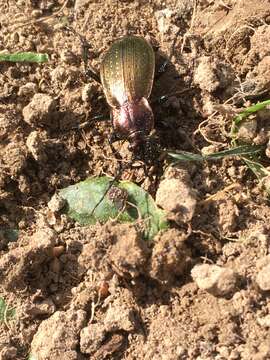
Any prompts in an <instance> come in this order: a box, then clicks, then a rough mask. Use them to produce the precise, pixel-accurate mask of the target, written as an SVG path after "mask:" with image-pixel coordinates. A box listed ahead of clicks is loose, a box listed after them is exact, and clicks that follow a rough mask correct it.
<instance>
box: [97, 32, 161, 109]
mask: <svg viewBox="0 0 270 360" xmlns="http://www.w3.org/2000/svg"><path fill="white" fill-rule="evenodd" d="M154 71H155V56H154V51H153V49H152V47H151V45H150V44H149V43H148V42H147V41H146V40H145V39H143V38H141V37H137V36H127V37H124V38H122V39H120V40H118V41H116V42H115V43H113V44H112V45H111V47H110V49H109V50H108V52H107V53H106V55H105V58H104V59H103V61H102V64H101V70H100V76H101V82H102V85H103V89H104V92H105V96H106V99H107V102H108V104H109V105H110V106H111V107H120V106H122V105H123V104H124V103H125V102H126V101H130V102H131V101H136V100H139V99H141V98H143V97H145V98H146V99H147V98H148V97H149V96H150V94H151V90H152V86H153V79H154Z"/></svg>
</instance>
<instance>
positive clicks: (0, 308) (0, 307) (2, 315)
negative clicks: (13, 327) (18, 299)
mask: <svg viewBox="0 0 270 360" xmlns="http://www.w3.org/2000/svg"><path fill="white" fill-rule="evenodd" d="M14 316H15V309H14V308H9V307H8V305H7V303H6V302H5V300H4V299H3V298H2V297H0V322H4V321H6V320H9V319H11V318H13V317H14Z"/></svg>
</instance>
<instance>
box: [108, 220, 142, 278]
mask: <svg viewBox="0 0 270 360" xmlns="http://www.w3.org/2000/svg"><path fill="white" fill-rule="evenodd" d="M113 234H114V236H117V241H116V243H115V244H114V245H113V246H112V247H111V250H110V253H109V257H110V260H111V262H112V264H113V265H114V266H115V267H116V268H117V270H118V271H120V273H123V274H125V275H128V276H130V277H132V278H134V277H137V276H138V275H139V274H140V273H143V271H144V264H145V262H146V259H147V255H148V253H149V252H148V249H147V246H146V243H145V241H144V240H143V239H142V235H141V234H140V233H139V232H138V231H137V230H136V229H135V227H134V226H132V225H129V224H127V225H121V226H118V227H115V228H114V230H113Z"/></svg>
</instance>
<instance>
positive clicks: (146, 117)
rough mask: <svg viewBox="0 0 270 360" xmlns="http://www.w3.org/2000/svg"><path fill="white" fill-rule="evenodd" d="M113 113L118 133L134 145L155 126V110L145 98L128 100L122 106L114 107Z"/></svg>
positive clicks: (114, 125) (114, 124)
mask: <svg viewBox="0 0 270 360" xmlns="http://www.w3.org/2000/svg"><path fill="white" fill-rule="evenodd" d="M112 115H113V127H114V129H115V131H116V132H117V134H119V135H120V136H121V137H123V138H126V139H127V140H129V141H130V143H131V144H132V143H134V146H136V145H138V144H137V143H140V142H142V141H143V140H144V139H145V138H146V137H147V136H148V135H149V134H150V132H151V130H152V129H153V126H154V116H153V112H152V109H151V107H150V105H149V103H148V101H147V100H146V99H145V98H142V99H140V100H137V101H136V100H134V101H126V102H125V103H124V104H123V105H122V106H121V107H120V108H113V110H112Z"/></svg>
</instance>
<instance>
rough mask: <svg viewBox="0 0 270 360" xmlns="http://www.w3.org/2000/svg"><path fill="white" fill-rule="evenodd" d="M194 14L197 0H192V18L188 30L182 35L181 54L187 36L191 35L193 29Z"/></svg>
mask: <svg viewBox="0 0 270 360" xmlns="http://www.w3.org/2000/svg"><path fill="white" fill-rule="evenodd" d="M196 15H197V0H193V13H192V18H191V22H190V27H189V30H188V31H187V32H186V33H185V35H184V37H183V42H182V46H181V51H180V53H181V54H182V53H183V51H184V47H185V44H186V39H187V37H188V36H191V35H192V30H193V26H194V21H195V17H196Z"/></svg>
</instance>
